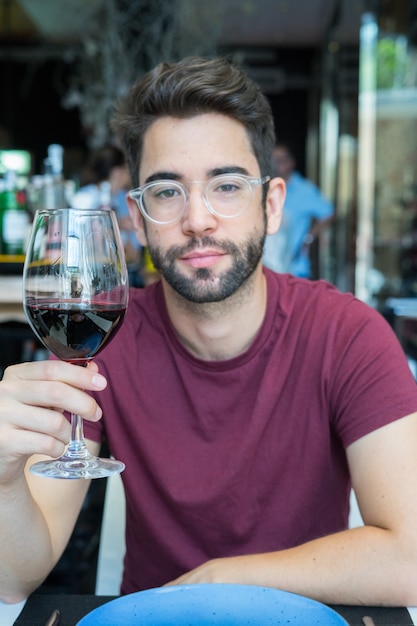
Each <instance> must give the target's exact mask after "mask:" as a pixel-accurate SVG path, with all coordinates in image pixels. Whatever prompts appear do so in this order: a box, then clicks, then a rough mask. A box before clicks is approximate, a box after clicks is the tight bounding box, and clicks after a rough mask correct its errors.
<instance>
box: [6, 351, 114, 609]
mask: <svg viewBox="0 0 417 626" xmlns="http://www.w3.org/2000/svg"><path fill="white" fill-rule="evenodd" d="M96 372H97V369H96V367H95V366H94V365H93V366H91V367H89V368H78V367H76V366H73V365H69V364H66V363H62V362H59V361H49V362H45V363H28V364H23V365H18V366H13V367H11V368H9V369H8V370H6V372H5V375H4V378H3V381H2V382H1V383H0V554H1V559H0V599H1V600H3V601H4V602H17V601H19V600H21V599H23V598H25V597H26V596H27V595H28V594H29V593H31V592H32V591H34V589H36V588H37V587H38V586H39V584H40V583H41V582H42V581H43V580H44V578H45V577H46V576H47V575H48V574H49V572H50V571H51V569H52V568H53V567H54V565H55V563H56V562H57V561H58V559H59V557H60V556H61V554H62V552H63V550H64V548H65V546H66V544H67V542H68V540H69V537H70V535H71V532H72V530H73V527H74V524H75V522H76V520H77V517H78V514H79V512H80V509H81V505H82V502H83V500H84V497H85V494H86V492H87V489H88V485H89V481H84V480H74V481H70V480H68V481H67V480H55V479H48V478H39V477H35V476H32V475H31V474H29V473H28V471H27V467H26V470H25V466H26V465H30V464H31V463H32V462H34V461H35V460H37V459H36V458H35V457H34V456H33V455H34V454H35V452H36V451H38V452H42V453H43V457H42V458H45V455H47V456H49V455H50V456H54V457H56V456H59V455H60V454H62V452H63V451H64V449H65V445H66V443H67V441H68V439H69V436H70V426H69V423H68V421H67V420H66V418H65V417H64V415H63V411H64V410H68V411H74V412H77V413H80V415H82V417H84V418H87V419H98V418H99V416H100V414H101V411H100V410H99V409H98V407H97V405H96V402H95V401H94V400H93V398H91V397H90V396H89V395H88V394H86V393H85V392H84V391H83V390H84V389H90V390H92V389H94V388H95V389H97V388H100V387H101V388H103V387H104V386H105V381H104V379H103V377H97V374H96ZM94 380H96V384H95V383H94ZM97 384H98V386H97ZM89 446H90V451H91V452H93V453H97V452H98V447H99V446H98V444H96V443H93V442H89Z"/></svg>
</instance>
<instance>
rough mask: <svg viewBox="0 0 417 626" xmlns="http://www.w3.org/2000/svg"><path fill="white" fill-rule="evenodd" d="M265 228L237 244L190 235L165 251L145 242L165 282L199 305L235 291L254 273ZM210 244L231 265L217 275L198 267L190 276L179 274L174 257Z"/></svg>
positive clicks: (219, 300) (176, 257) (215, 300)
mask: <svg viewBox="0 0 417 626" xmlns="http://www.w3.org/2000/svg"><path fill="white" fill-rule="evenodd" d="M265 236H266V231H265V227H264V229H263V231H254V232H253V233H252V234H251V235H249V237H248V238H247V239H246V240H245V241H244V243H243V245H241V246H237V245H236V244H235V243H234V242H233V241H230V240H224V241H216V240H215V239H213V238H212V237H208V236H207V237H202V238H201V239H197V238H193V239H191V240H190V241H189V242H188V244H187V245H186V246H182V247H181V246H173V247H171V248H169V249H168V250H167V251H166V252H163V250H162V249H161V248H159V247H156V246H152V245H151V244H149V254H150V257H151V259H152V262H153V264H154V266H155V268H156V269H157V270H158V271H159V273H160V274H161V276H163V277H164V279H165V280H166V282H167V283H168V284H169V285H170V286H171V287H172V289H174V291H176V292H177V293H178V294H179V295H180V296H182V297H183V298H184V299H185V300H187V301H189V302H193V303H196V304H203V303H209V302H221V301H223V300H226V298H229V297H230V296H231V295H233V294H234V293H236V292H237V291H238V289H239V288H240V287H241V286H242V285H243V284H244V283H245V281H246V280H247V279H248V278H249V277H250V276H251V275H252V274H253V273H254V271H255V269H256V268H257V266H258V264H259V262H260V260H261V258H262V253H263V247H264V243H265ZM203 247H210V248H213V249H216V250H220V251H222V252H226V253H227V254H229V255H230V257H231V259H232V266H231V268H230V269H228V270H225V271H224V272H223V273H222V274H219V275H217V274H216V273H215V272H213V270H212V269H211V268H199V269H197V270H196V271H195V273H194V275H193V276H192V277H188V276H185V275H184V274H182V273H181V272H180V271H179V270H178V268H177V266H176V260H177V259H178V258H181V257H182V256H183V255H185V254H188V253H189V252H192V251H194V250H198V249H199V248H203Z"/></svg>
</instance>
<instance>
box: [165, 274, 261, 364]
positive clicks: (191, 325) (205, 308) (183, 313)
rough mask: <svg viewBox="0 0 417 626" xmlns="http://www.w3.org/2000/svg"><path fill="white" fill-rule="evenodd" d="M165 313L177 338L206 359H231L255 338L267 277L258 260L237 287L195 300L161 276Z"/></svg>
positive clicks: (246, 347)
mask: <svg viewBox="0 0 417 626" xmlns="http://www.w3.org/2000/svg"><path fill="white" fill-rule="evenodd" d="M162 284H163V289H164V294H165V300H166V305H167V309H168V314H169V316H170V319H171V322H172V324H173V326H174V329H175V330H176V332H177V335H178V338H179V340H180V341H181V343H182V344H183V345H184V347H185V348H187V350H189V352H190V353H191V354H193V355H194V356H196V357H197V358H200V359H204V360H206V361H222V360H226V359H232V358H233V357H235V356H238V355H239V354H242V353H243V352H245V351H246V350H247V349H248V348H249V346H250V345H251V343H252V342H253V340H254V339H255V337H256V335H257V333H258V331H259V329H260V327H261V324H262V322H263V319H264V316H265V310H266V298H267V295H266V291H267V289H266V278H265V276H264V274H263V271H262V266H261V264H260V265H259V266H258V268H257V269H256V270H255V272H254V273H253V274H252V276H250V277H249V278H248V279H247V280H246V281H245V283H244V284H243V285H242V286H241V287H240V289H239V290H238V291H237V292H236V293H235V294H233V295H232V296H230V297H229V298H227V299H226V300H223V301H222V302H212V303H207V304H196V303H193V302H189V301H187V300H185V299H184V298H182V297H181V296H179V295H178V294H177V293H176V292H175V291H173V289H172V288H171V287H170V286H169V285H168V284H167V283H166V282H165V281H164V280H162Z"/></svg>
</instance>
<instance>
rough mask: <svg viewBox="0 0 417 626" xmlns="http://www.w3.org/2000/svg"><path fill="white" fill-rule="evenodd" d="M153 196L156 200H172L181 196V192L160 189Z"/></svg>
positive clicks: (167, 188)
mask: <svg viewBox="0 0 417 626" xmlns="http://www.w3.org/2000/svg"><path fill="white" fill-rule="evenodd" d="M153 195H154V198H155V199H156V200H170V199H171V198H176V197H177V196H178V195H180V192H179V190H178V189H175V188H174V187H160V188H157V189H155V190H154V194H153Z"/></svg>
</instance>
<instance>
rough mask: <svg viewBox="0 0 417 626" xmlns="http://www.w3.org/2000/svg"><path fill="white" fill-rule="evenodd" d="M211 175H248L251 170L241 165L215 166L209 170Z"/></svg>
mask: <svg viewBox="0 0 417 626" xmlns="http://www.w3.org/2000/svg"><path fill="white" fill-rule="evenodd" d="M208 174H209V176H210V177H211V176H221V175H222V174H243V175H244V176H248V175H249V172H248V170H247V169H246V168H245V167H240V166H239V165H227V166H225V167H215V168H214V169H212V170H210V171H209V172H208Z"/></svg>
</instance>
